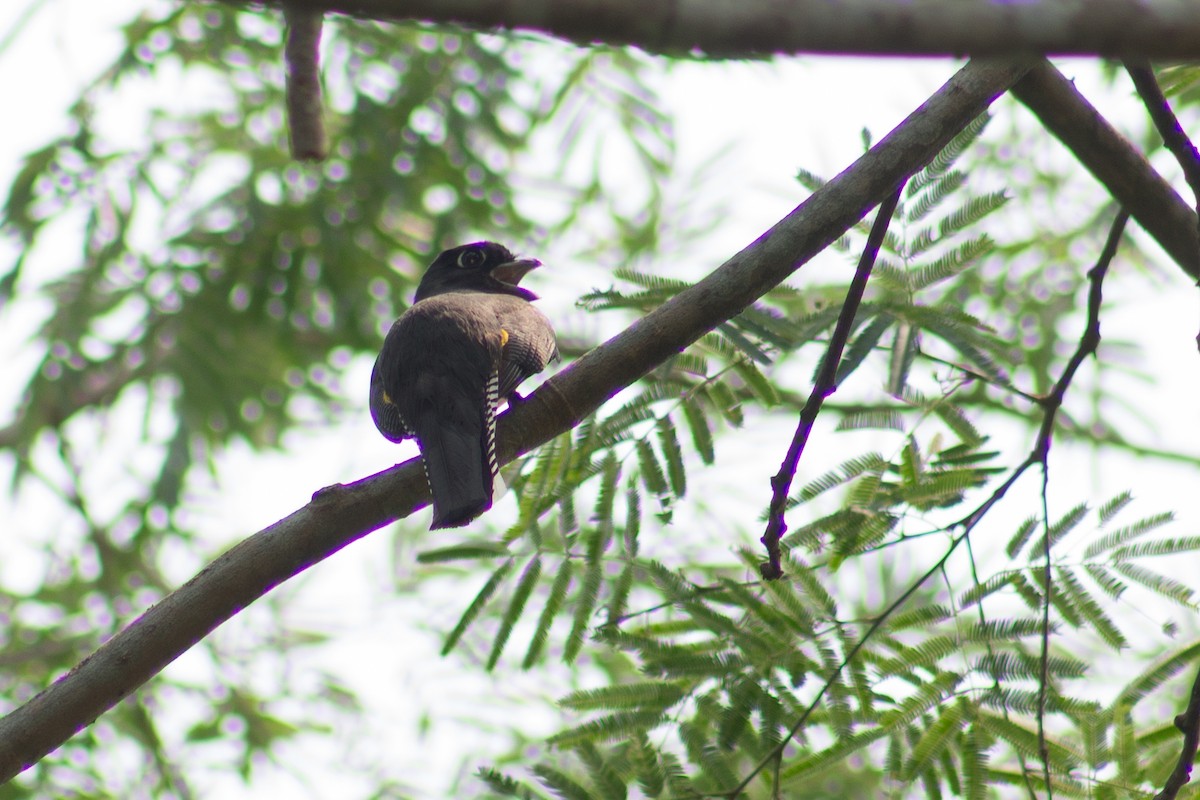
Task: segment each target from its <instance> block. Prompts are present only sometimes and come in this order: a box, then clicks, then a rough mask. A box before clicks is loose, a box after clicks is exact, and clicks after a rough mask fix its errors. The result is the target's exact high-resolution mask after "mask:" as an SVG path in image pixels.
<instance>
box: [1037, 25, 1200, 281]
mask: <svg viewBox="0 0 1200 800" xmlns="http://www.w3.org/2000/svg"><path fill="white" fill-rule="evenodd" d="M1197 16H1200V15H1197ZM1013 96H1014V97H1016V98H1017V99H1018V100H1020V101H1021V102H1022V103H1024V104H1025V105H1026V106H1028V107H1029V110H1030V111H1032V112H1033V113H1034V114H1035V115H1036V116H1037V118H1038V120H1040V121H1041V123H1042V124H1043V125H1045V126H1046V129H1047V130H1049V131H1050V132H1051V133H1053V134H1054V135H1055V136H1056V137H1058V139H1059V140H1061V141H1062V143H1063V144H1064V145H1066V146H1067V148H1068V149H1069V150H1070V151H1071V152H1072V153H1074V154H1075V157H1076V158H1077V159H1079V161H1080V163H1081V164H1083V165H1084V166H1085V167H1087V170H1088V172H1091V173H1092V175H1093V176H1095V178H1096V180H1098V181H1100V183H1102V184H1104V188H1105V189H1107V190H1108V192H1109V194H1111V195H1112V196H1113V197H1114V198H1115V199H1116V200H1117V202H1119V203H1120V204H1121V206H1122V207H1123V208H1125V209H1127V210H1128V211H1129V213H1130V214H1132V215H1133V218H1134V219H1135V220H1137V222H1138V224H1139V225H1141V226H1142V227H1143V228H1144V229H1145V230H1146V232H1147V233H1149V234H1150V235H1151V236H1153V237H1154V239H1155V240H1156V241H1157V242H1158V243H1159V244H1160V245H1161V246H1162V248H1163V249H1164V250H1166V251H1167V254H1168V255H1170V256H1171V258H1172V259H1174V260H1175V263H1177V264H1178V265H1179V266H1180V267H1181V268H1182V269H1183V270H1184V272H1186V273H1187V274H1188V275H1189V276H1191V278H1192V279H1193V280H1200V232H1198V229H1197V226H1196V212H1195V211H1193V210H1192V209H1191V208H1190V207H1189V206H1188V204H1187V203H1185V202H1184V200H1183V198H1182V197H1180V196H1179V193H1178V192H1176V191H1175V190H1174V189H1173V188H1171V185H1170V184H1168V183H1167V182H1166V181H1165V180H1163V178H1162V176H1160V175H1159V174H1158V173H1157V172H1155V171H1154V168H1153V167H1151V166H1150V163H1149V162H1148V161H1146V158H1145V156H1143V155H1142V154H1141V153H1139V152H1138V151H1137V149H1136V148H1134V146H1133V145H1132V144H1130V143H1129V141H1128V140H1127V139H1126V138H1125V137H1124V136H1122V135H1121V134H1120V133H1119V132H1118V131H1117V130H1116V129H1115V128H1114V127H1113V126H1112V125H1110V124H1108V121H1107V120H1105V119H1104V117H1102V116H1101V115H1100V112H1099V111H1097V110H1096V109H1095V108H1094V107H1092V105H1091V104H1090V103H1089V102H1088V101H1087V100H1086V99H1085V98H1084V96H1083V95H1082V94H1080V93H1079V90H1078V89H1076V88H1075V84H1074V83H1072V82H1071V81H1069V80H1067V78H1066V77H1065V76H1063V74H1062V73H1061V72H1059V71H1058V70H1057V69H1055V68H1054V67H1053V66H1051V65H1050V63H1049V62H1045V61H1043V62H1042V63H1040V64H1038V66H1036V67H1034V68H1033V69H1031V70H1029V72H1028V73H1027V74H1026V75H1025V77H1024V78H1022V79H1021V80H1020V82H1018V83H1017V85H1016V86H1014V87H1013Z"/></svg>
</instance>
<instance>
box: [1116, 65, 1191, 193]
mask: <svg viewBox="0 0 1200 800" xmlns="http://www.w3.org/2000/svg"><path fill="white" fill-rule="evenodd" d="M1125 71H1126V72H1128V73H1129V77H1130V78H1132V79H1133V86H1134V88H1135V89H1137V93H1138V96H1139V97H1141V98H1142V102H1143V103H1145V104H1146V111H1148V112H1149V113H1150V119H1151V120H1153V121H1154V127H1155V128H1157V129H1158V135H1159V136H1161V137H1162V138H1163V144H1165V145H1166V146H1167V149H1168V150H1170V151H1171V155H1173V156H1175V160H1176V161H1178V162H1179V166H1180V167H1182V168H1183V178H1184V180H1186V181H1187V184H1188V186H1190V187H1191V189H1192V198H1193V199H1194V200H1195V202H1196V209H1197V211H1198V212H1200V152H1197V151H1196V145H1194V144H1192V140H1191V139H1189V138H1188V135H1187V134H1186V133H1185V132H1184V130H1183V126H1181V125H1180V124H1179V119H1178V118H1176V116H1175V112H1173V111H1172V110H1171V104H1170V103H1168V102H1167V97H1166V95H1164V94H1163V91H1162V88H1161V87H1160V86H1159V85H1158V79H1157V78H1155V77H1154V70H1153V69H1152V68H1151V67H1150V65H1149V64H1148V63H1145V62H1142V63H1138V62H1134V61H1126V62H1125Z"/></svg>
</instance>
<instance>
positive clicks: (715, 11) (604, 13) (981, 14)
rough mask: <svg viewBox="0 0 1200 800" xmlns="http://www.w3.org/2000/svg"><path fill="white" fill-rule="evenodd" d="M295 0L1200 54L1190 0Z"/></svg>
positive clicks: (380, 10) (678, 44) (450, 13)
mask: <svg viewBox="0 0 1200 800" xmlns="http://www.w3.org/2000/svg"><path fill="white" fill-rule="evenodd" d="M226 2H237V3H238V4H249V0H226ZM274 2H276V3H278V2H279V0H274ZM288 2H289V3H290V4H293V5H295V6H298V7H306V8H309V9H312V10H314V11H321V12H332V13H338V14H347V15H350V16H355V17H365V18H368V19H378V20H396V21H408V20H413V19H420V20H426V21H429V22H449V23H455V24H459V25H465V26H468V27H473V28H484V29H487V28H505V29H516V30H531V31H537V32H539V33H546V34H550V35H552V36H558V37H561V38H563V39H568V40H570V41H573V42H577V43H580V44H591V43H594V42H605V43H607V44H615V45H635V46H637V47H641V48H643V49H645V50H649V51H652V52H659V53H674V54H678V53H690V52H695V51H699V52H702V53H704V54H706V55H708V56H710V57H724V58H745V57H747V56H761V55H772V54H793V53H855V54H860V55H950V56H961V55H964V54H969V55H974V56H982V55H1028V54H1035V53H1040V54H1046V55H1053V54H1058V55H1068V54H1071V55H1101V56H1107V57H1113V58H1135V57H1138V58H1145V59H1157V60H1161V59H1181V60H1182V59H1195V58H1197V57H1200V15H1198V14H1196V13H1195V11H1196V9H1195V5H1194V4H1193V3H1192V2H1189V0H1031V1H1030V2H1022V3H1005V2H996V0H922V2H920V3H905V2H897V0H839V1H838V2H836V3H832V2H828V0H794V2H780V0H741V1H740V2H728V1H727V0H724V1H722V0H669V1H668V2H656V3H647V2H645V1H644V0H572V2H569V3H567V2H560V3H548V2H545V0H506V2H503V3H497V2H494V0H288Z"/></svg>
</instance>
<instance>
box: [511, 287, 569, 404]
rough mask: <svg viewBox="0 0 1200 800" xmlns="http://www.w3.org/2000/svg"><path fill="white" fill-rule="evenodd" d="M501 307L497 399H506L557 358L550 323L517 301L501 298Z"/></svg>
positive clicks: (543, 316) (539, 313) (538, 312)
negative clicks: (498, 396)
mask: <svg viewBox="0 0 1200 800" xmlns="http://www.w3.org/2000/svg"><path fill="white" fill-rule="evenodd" d="M497 299H499V298H497ZM510 300H511V301H512V302H507V301H510ZM503 306H504V307H503V313H501V314H500V324H501V328H502V330H503V331H504V333H503V334H502V341H503V342H504V347H503V350H502V351H501V360H500V375H499V377H500V397H508V396H510V395H511V394H512V393H513V392H514V391H516V388H517V386H519V385H520V384H521V382H522V381H524V380H525V379H526V378H528V377H529V376H531V375H535V374H537V373H539V372H541V371H542V370H543V369H545V368H546V365H547V364H548V363H550V361H552V360H554V359H557V358H558V343H557V341H556V340H555V338H554V328H552V327H551V326H550V320H548V319H547V318H546V315H545V314H543V313H542V312H541V311H538V310H537V309H536V308H534V307H533V306H532V305H530V304H529V303H527V302H525V301H524V300H519V299H517V298H503Z"/></svg>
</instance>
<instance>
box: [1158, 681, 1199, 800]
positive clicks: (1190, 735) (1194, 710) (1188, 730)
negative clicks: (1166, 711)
mask: <svg viewBox="0 0 1200 800" xmlns="http://www.w3.org/2000/svg"><path fill="white" fill-rule="evenodd" d="M1175 727H1176V728H1179V730H1180V731H1182V732H1183V748H1182V750H1181V751H1180V753H1179V761H1177V762H1175V769H1173V770H1171V775H1170V776H1169V777H1168V778H1167V782H1166V783H1165V784H1163V790H1162V791H1161V792H1159V793H1158V794H1156V795H1154V800H1175V796H1176V795H1177V794H1179V790H1180V789H1182V788H1183V786H1184V784H1186V783H1187V782H1188V781H1189V780H1191V775H1192V765H1193V764H1195V762H1196V748H1197V747H1200V671H1198V672H1197V673H1196V679H1195V680H1194V681H1192V694H1191V696H1190V697H1189V698H1188V706H1187V711H1185V712H1184V713H1182V714H1179V715H1178V716H1176V717H1175Z"/></svg>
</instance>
